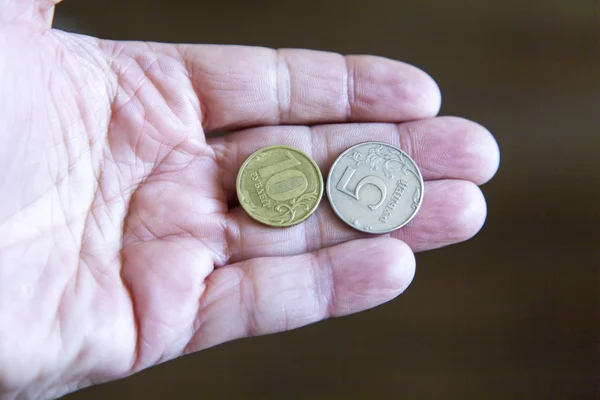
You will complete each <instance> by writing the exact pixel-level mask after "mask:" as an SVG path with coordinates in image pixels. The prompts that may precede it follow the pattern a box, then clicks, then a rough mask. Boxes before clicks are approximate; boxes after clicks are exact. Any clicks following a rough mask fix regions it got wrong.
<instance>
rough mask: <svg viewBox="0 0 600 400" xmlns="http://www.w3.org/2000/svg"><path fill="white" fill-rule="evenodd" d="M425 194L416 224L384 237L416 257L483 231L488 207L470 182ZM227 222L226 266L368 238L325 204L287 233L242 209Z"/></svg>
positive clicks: (435, 185) (431, 186) (432, 186)
mask: <svg viewBox="0 0 600 400" xmlns="http://www.w3.org/2000/svg"><path fill="white" fill-rule="evenodd" d="M424 193H425V194H424V198H423V204H422V205H421V208H420V209H419V212H418V213H417V215H416V216H415V218H414V219H413V220H412V221H411V222H410V223H409V224H408V225H406V226H405V227H403V228H401V229H399V230H397V231H394V232H392V233H391V234H389V235H388V236H391V237H393V238H395V239H400V240H402V241H403V242H405V243H406V244H408V245H409V246H410V248H411V249H412V250H413V251H414V252H419V251H425V250H431V249H435V248H439V247H443V246H447V245H450V244H454V243H459V242H462V241H465V240H467V239H469V238H471V237H473V236H474V235H475V234H476V233H477V232H479V230H480V229H481V227H482V226H483V223H484V221H485V218H486V213H487V210H486V203H485V199H484V197H483V194H482V193H481V190H480V189H479V188H478V187H477V186H476V185H475V184H473V183H472V182H468V181H457V180H441V181H430V182H425V191H424ZM229 220H230V223H229V224H228V232H229V235H228V237H229V244H230V247H229V251H230V259H229V261H230V262H234V261H239V260H247V259H252V258H255V257H272V256H282V255H292V254H302V253H305V252H307V251H314V250H317V249H321V248H326V247H329V246H333V245H336V244H339V243H343V242H347V241H349V240H354V239H359V238H364V237H371V236H372V235H369V234H365V233H361V232H359V231H357V230H355V229H353V228H351V227H350V226H348V225H346V224H345V223H344V222H342V221H341V220H340V219H339V217H338V216H337V215H336V214H335V213H334V212H333V210H332V209H331V207H330V205H329V203H328V201H327V200H326V199H324V200H323V201H322V202H321V205H320V206H319V208H318V209H317V211H316V212H315V214H313V215H312V216H311V217H310V218H308V219H307V220H306V221H304V222H303V223H302V224H299V225H296V226H292V227H289V228H285V229H274V228H271V227H268V226H265V225H262V224H259V223H257V222H256V221H254V220H253V219H251V218H250V217H249V216H248V214H246V212H245V211H244V210H243V209H242V208H241V207H236V208H235V209H234V210H232V211H231V213H230V219H229Z"/></svg>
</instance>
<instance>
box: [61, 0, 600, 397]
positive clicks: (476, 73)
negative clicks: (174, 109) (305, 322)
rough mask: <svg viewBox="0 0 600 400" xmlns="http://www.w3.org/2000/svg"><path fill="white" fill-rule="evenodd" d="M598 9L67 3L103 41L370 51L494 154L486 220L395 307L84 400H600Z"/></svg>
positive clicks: (98, 390)
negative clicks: (484, 133) (496, 149)
mask: <svg viewBox="0 0 600 400" xmlns="http://www.w3.org/2000/svg"><path fill="white" fill-rule="evenodd" d="M595 6H596V5H595V3H594V1H570V2H568V1H550V0H532V1H522V0H518V1H517V0H510V1H502V2H491V1H470V0H457V1H452V2H450V1H442V0H439V1H435V0H426V1H418V2H417V1H408V0H370V1H366V0H365V1H361V2H358V1H349V0H345V1H342V0H335V1H317V0H305V1H287V0H279V1H274V0H264V1H254V2H252V1H242V0H237V1H227V0H221V1H215V2H210V3H209V2H201V1H189V0H170V1H159V0H104V1H101V2H100V1H78V0H66V1H65V2H64V4H62V5H60V6H59V7H58V10H57V25H58V26H59V27H64V28H65V29H66V30H76V31H79V32H84V33H89V34H92V35H97V36H101V37H105V38H111V39H135V40H156V41H176V42H203V43H236V44H251V45H263V46H272V47H306V48H317V49H325V50H332V51H337V52H341V53H371V54H378V55H383V56H388V57H392V58H397V59H400V60H403V61H407V62H410V63H414V64H416V65H417V66H419V67H421V68H423V69H425V70H426V71H428V72H429V73H431V75H432V76H433V77H434V78H435V79H437V81H438V82H439V84H440V87H441V89H442V92H443V95H444V104H443V108H442V114H446V115H461V116H467V117H469V118H472V119H474V120H476V121H478V122H480V123H482V124H484V125H486V126H488V127H489V128H490V130H491V131H492V132H493V133H494V134H495V135H496V137H497V139H498V141H499V143H500V147H501V151H502V160H501V167H500V171H499V173H498V176H497V178H496V179H495V180H494V181H493V182H492V183H490V184H488V185H486V186H485V187H484V192H485V194H486V196H487V200H488V206H489V217H488V222H487V224H486V226H485V227H484V229H483V231H482V232H481V234H480V235H479V236H478V237H477V238H476V239H474V240H471V241H469V242H467V243H465V244H461V245H458V246H454V247H450V248H447V249H443V250H438V251H434V252H429V253H423V254H420V255H418V257H417V262H418V266H417V268H418V269H417V275H416V279H415V281H414V283H413V285H412V286H411V287H410V288H409V289H408V290H407V292H406V293H405V294H403V295H402V296H400V297H399V298H398V299H397V300H395V301H393V302H391V303H389V304H386V305H384V306H382V307H379V308H377V309H375V310H372V311H369V312H365V313H362V314H359V315H356V316H352V317H347V318H343V319H338V320H330V321H326V322H324V323H320V324H317V325H313V326H311V327H307V328H303V329H300V330H297V331H294V332H290V333H286V334H279V335H273V336H268V337H262V338H254V339H249V340H241V341H237V342H234V343H229V344H225V345H222V346H219V347H217V348H214V349H211V350H208V351H204V352H201V353H198V354H195V355H192V356H188V357H184V358H181V359H179V360H176V361H173V362H169V363H166V364H164V365H161V366H158V367H155V368H152V369H149V370H147V371H145V372H142V373H140V374H138V375H136V376H133V377H131V378H129V379H125V380H123V381H119V382H114V383H110V384H106V385H102V386H97V387H93V388H90V389H87V390H84V391H82V392H79V393H77V394H75V395H71V396H69V397H68V398H69V399H71V400H76V399H106V398H114V399H121V398H123V399H127V398H144V399H167V398H168V399H198V398H210V399H213V398H216V399H219V398H223V399H225V398H227V399H237V398H248V399H269V398H286V399H288V398H290V399H354V398H356V399H361V398H364V399H367V398H369V399H373V398H378V399H385V398H389V399H399V398H406V399H436V398H439V399H484V398H485V399H508V398H510V399H516V398H520V399H567V398H569V399H598V398H600V294H599V293H600V247H599V246H600V62H599V57H598V55H599V44H598V36H597V34H598V15H597V13H598V11H597V10H595Z"/></svg>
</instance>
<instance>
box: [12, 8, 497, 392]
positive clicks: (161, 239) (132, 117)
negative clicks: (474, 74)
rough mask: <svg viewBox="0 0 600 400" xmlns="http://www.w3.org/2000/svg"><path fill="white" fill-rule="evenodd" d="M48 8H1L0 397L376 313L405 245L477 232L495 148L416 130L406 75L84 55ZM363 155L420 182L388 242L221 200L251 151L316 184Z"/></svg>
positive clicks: (316, 58) (270, 62) (310, 59)
mask: <svg viewBox="0 0 600 400" xmlns="http://www.w3.org/2000/svg"><path fill="white" fill-rule="evenodd" d="M52 11H53V9H52V4H48V2H44V1H38V2H36V1H32V0H29V1H25V0H20V1H18V0H17V1H11V0H0V104H2V107H1V108H0V171H2V176H1V177H0V199H1V201H0V238H1V241H0V396H2V395H3V396H4V397H6V398H14V397H18V396H19V395H20V396H23V397H54V396H59V395H61V394H64V393H67V392H70V391H73V390H76V389H78V388H80V387H84V386H87V385H90V384H94V383H99V382H104V381H108V380H112V379H117V378H121V377H124V376H127V375H129V374H131V373H134V372H136V371H139V370H141V369H144V368H147V367H149V366H152V365H154V364H157V363H160V362H163V361H166V360H169V359H172V358H175V357H178V356H180V355H182V354H186V353H189V352H193V351H197V350H201V349H203V348H207V347H210V346H213V345H216V344H218V343H222V342H225V341H228V340H232V339H235V338H240V337H245V336H252V335H260V334H266V333H271V332H277V331H283V330H287V329H293V328H296V327H299V326H302V325H305V324H308V323H311V322H314V321H317V320H321V319H323V318H327V317H332V316H341V315H346V314H350V313H353V312H357V311H361V310H364V309H367V308H370V307H373V306H376V305H378V304H381V303H383V302H385V301H388V300H390V299H392V298H394V297H395V296H397V295H398V294H399V293H401V292H402V291H403V290H404V289H405V288H406V287H407V286H408V284H409V283H410V281H411V279H412V277H413V274H414V256H413V253H412V252H413V251H422V250H428V249H432V248H436V247H440V246H444V245H447V244H451V243H455V242H459V241H462V240H465V239H467V238H469V237H471V236H472V235H474V234H475V233H476V232H477V231H478V230H479V228H480V227H481V225H482V223H483V221H484V219H485V202H484V199H483V196H482V195H481V192H480V191H479V189H478V188H477V186H476V184H480V183H483V182H485V181H487V180H488V179H490V178H491V177H492V175H493V174H494V172H495V170H496V168H497V164H498V150H497V146H496V143H495V142H494V140H493V138H492V137H491V135H490V134H489V133H488V132H487V131H486V130H485V129H484V128H482V127H481V126H479V125H477V124H475V123H472V122H469V121H466V120H463V119H459V118H449V117H438V118H432V117H434V115H435V114H436V113H437V111H438V109H439V104H440V96H439V91H438V89H437V87H436V85H435V83H434V82H433V81H432V80H431V79H430V78H429V77H428V76H427V75H425V74H424V73H423V72H421V71H419V70H417V69H416V68H414V67H411V66H409V65H406V64H403V63H399V62H395V61H391V60H386V59H382V58H377V57H369V56H350V57H342V56H340V55H336V54H331V53H323V52H312V51H303V50H279V51H274V50H270V49H263V48H248V47H233V46H232V47H225V46H193V45H170V44H156V43H121V42H114V41H106V40H99V39H95V38H90V37H86V36H79V35H73V34H68V33H64V32H60V31H56V30H51V29H49V24H50V22H49V21H50V20H51V14H52ZM406 121H410V122H406ZM249 127H252V128H249ZM216 131H236V132H235V133H227V134H220V135H213V134H207V132H216ZM366 140H378V141H384V142H389V143H393V144H396V145H399V146H400V147H401V148H403V149H404V150H405V151H407V152H408V153H409V154H410V155H411V156H412V157H413V158H414V159H415V160H416V161H417V163H418V164H419V166H420V167H421V170H422V173H423V175H424V178H425V180H426V183H425V200H424V203H423V206H422V209H421V211H420V212H419V214H418V216H417V217H416V218H415V219H414V220H413V221H412V222H411V223H410V224H409V225H408V226H406V227H405V228H403V229H401V230H399V231H397V232H395V233H393V234H391V235H386V236H383V237H381V236H380V237H369V238H366V237H365V235H363V234H361V233H359V232H356V231H354V230H352V229H351V228H349V227H347V226H345V225H344V224H343V223H342V222H340V221H339V220H338V219H337V217H335V215H334V213H333V212H332V210H331V209H330V207H329V206H328V205H327V204H326V202H323V203H322V204H321V206H320V207H319V209H318V211H317V212H316V213H315V215H313V216H312V217H311V218H309V219H308V220H307V221H305V222H304V223H302V224H300V225H297V226H294V227H291V228H286V229H275V228H269V227H266V226H263V225H260V224H258V223H257V222H255V221H254V220H252V219H250V218H249V217H248V216H247V215H246V214H245V213H244V212H243V210H242V209H241V208H240V207H239V205H238V204H237V203H236V196H235V176H236V174H237V170H238V168H239V167H240V165H241V163H242V162H243V161H244V159H245V158H246V157H247V156H248V155H250V154H251V153H252V152H253V151H255V150H257V149H258V148H260V147H263V146H265V145H270V144H288V145H292V146H294V147H297V148H300V149H303V150H304V151H306V152H307V153H308V154H310V155H311V156H312V157H313V158H314V159H315V161H316V162H317V164H318V165H319V166H320V168H321V169H322V171H324V172H326V171H327V170H328V168H329V166H330V165H331V164H332V162H333V160H334V159H335V157H336V156H337V155H338V154H339V153H341V152H342V151H343V150H344V149H346V148H347V147H349V146H351V145H353V144H355V143H359V142H362V141H366Z"/></svg>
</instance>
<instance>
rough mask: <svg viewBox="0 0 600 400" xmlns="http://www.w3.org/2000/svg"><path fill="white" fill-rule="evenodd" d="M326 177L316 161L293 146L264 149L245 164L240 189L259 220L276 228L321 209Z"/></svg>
mask: <svg viewBox="0 0 600 400" xmlns="http://www.w3.org/2000/svg"><path fill="white" fill-rule="evenodd" d="M323 186H324V185H323V177H322V176H321V171H320V170H319V167H318V166H317V164H315V162H314V161H313V160H312V159H311V158H310V157H309V156H307V155H306V154H305V153H303V152H302V151H300V150H298V149H294V148H293V147H289V146H269V147H263V148H262V149H260V150H258V151H257V152H255V153H253V154H252V155H251V156H250V157H248V159H247V160H246V161H245V162H244V164H242V167H241V168H240V172H239V173H238V176H237V182H236V188H237V195H238V199H239V200H240V204H241V205H242V207H243V208H244V210H246V212H247V213H248V214H249V215H250V216H251V217H252V218H254V219H255V220H257V221H259V222H262V223H263V224H266V225H269V226H276V227H285V226H292V225H296V224H298V223H300V222H302V221H304V220H305V219H306V218H308V217H310V215H311V214H312V213H313V212H314V211H315V210H316V209H317V206H318V205H319V202H320V201H321V197H322V196H323Z"/></svg>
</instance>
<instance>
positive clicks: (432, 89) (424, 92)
mask: <svg viewBox="0 0 600 400" xmlns="http://www.w3.org/2000/svg"><path fill="white" fill-rule="evenodd" d="M412 68H413V69H414V70H415V71H414V73H415V82H417V84H416V85H415V87H414V89H415V91H416V93H415V97H416V98H417V104H416V107H417V110H419V111H421V113H422V114H421V115H419V116H418V118H431V117H435V116H436V115H438V113H439V112H440V109H441V108H442V91H441V90H440V87H439V85H438V84H437V82H436V81H435V79H433V77H432V76H431V75H429V74H428V73H427V72H425V71H424V70H422V69H420V68H418V67H415V66H412Z"/></svg>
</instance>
